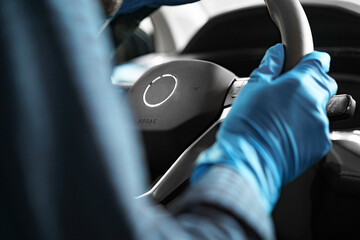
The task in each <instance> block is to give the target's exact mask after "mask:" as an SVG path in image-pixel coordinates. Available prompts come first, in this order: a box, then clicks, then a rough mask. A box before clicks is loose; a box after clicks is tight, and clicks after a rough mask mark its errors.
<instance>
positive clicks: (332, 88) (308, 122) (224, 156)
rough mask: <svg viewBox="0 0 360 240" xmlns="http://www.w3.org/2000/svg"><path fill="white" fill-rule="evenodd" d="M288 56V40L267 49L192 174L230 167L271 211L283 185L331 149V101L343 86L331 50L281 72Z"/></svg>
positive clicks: (319, 53)
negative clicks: (333, 66)
mask: <svg viewBox="0 0 360 240" xmlns="http://www.w3.org/2000/svg"><path fill="white" fill-rule="evenodd" d="M284 58H285V52H284V47H283V45H282V44H278V45H276V46H274V47H272V48H270V49H269V50H268V51H267V53H266V54H265V56H264V58H263V60H262V62H261V64H260V66H259V68H257V69H256V70H255V71H254V72H253V73H252V74H251V76H250V81H249V83H248V84H247V85H246V86H245V87H244V88H243V90H242V91H241V93H240V94H239V96H238V97H237V99H236V101H235V103H234V105H233V107H232V110H231V111H230V113H229V116H228V117H227V118H226V120H225V121H224V122H223V124H222V126H221V128H220V130H219V132H218V135H217V141H216V142H215V144H214V145H213V146H212V147H211V148H210V149H208V150H207V151H205V152H204V153H202V154H201V156H200V157H199V159H198V161H197V167H196V168H195V171H194V174H193V177H192V182H196V181H197V179H198V178H199V177H201V175H202V174H204V173H205V172H206V171H207V170H208V169H209V168H210V167H211V166H214V165H222V166H226V167H230V168H232V169H234V170H235V171H237V172H238V173H239V174H241V175H242V176H243V177H244V178H245V179H246V180H247V181H248V183H249V184H250V185H251V187H252V188H254V189H255V190H256V191H257V192H258V195H259V198H260V200H261V202H262V203H263V205H264V208H265V209H266V210H267V211H268V212H269V213H270V212H271V211H272V209H273V207H274V205H275V203H276V201H277V199H278V196H279V193H280V189H281V187H282V186H283V185H284V184H286V183H288V182H289V181H291V180H292V179H294V178H295V177H297V176H298V175H299V174H301V173H302V172H303V171H305V170H306V169H307V168H309V167H310V166H311V165H312V164H314V163H315V162H317V161H319V160H320V159H322V158H323V157H324V156H325V155H326V153H327V152H328V151H329V149H330V147H331V142H330V140H329V137H328V135H329V120H328V118H327V115H326V110H325V106H326V103H327V102H328V100H329V99H330V97H331V96H333V95H334V94H335V93H336V90H337V85H336V82H335V81H334V80H333V79H332V78H331V77H329V76H328V75H327V72H328V71H329V66H330V56H329V55H328V54H326V53H321V52H312V53H310V54H308V55H306V56H305V57H304V58H303V59H302V60H301V62H300V63H299V64H298V65H297V66H296V67H295V68H293V69H292V70H290V71H288V72H286V73H283V74H281V72H282V68H283V63H284Z"/></svg>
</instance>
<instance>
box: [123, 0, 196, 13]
mask: <svg viewBox="0 0 360 240" xmlns="http://www.w3.org/2000/svg"><path fill="white" fill-rule="evenodd" d="M196 1H198V0H124V1H123V4H122V6H121V7H120V9H119V11H118V14H125V13H131V12H134V11H136V10H138V9H140V8H141V7H150V8H158V7H161V6H163V5H181V4H185V3H192V2H196Z"/></svg>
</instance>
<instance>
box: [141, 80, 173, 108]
mask: <svg viewBox="0 0 360 240" xmlns="http://www.w3.org/2000/svg"><path fill="white" fill-rule="evenodd" d="M165 77H170V78H172V79H174V81H175V86H174V89H173V90H172V91H171V93H170V94H169V96H168V97H167V98H166V99H165V100H163V101H161V102H159V103H156V104H151V103H149V102H148V101H147V100H146V94H147V92H148V91H149V89H150V87H151V86H152V85H153V84H154V83H155V82H157V81H159V80H160V79H163V78H165ZM177 84H178V80H177V78H176V77H175V76H174V75H171V74H164V75H162V76H160V77H157V78H155V79H154V80H153V81H152V82H151V83H150V84H149V85H148V86H147V87H146V89H145V92H144V94H143V101H144V103H145V105H146V106H148V107H151V108H154V107H158V106H160V105H162V104H163V103H165V102H166V101H167V100H169V98H170V97H171V96H172V95H173V94H174V92H175V90H176V87H177Z"/></svg>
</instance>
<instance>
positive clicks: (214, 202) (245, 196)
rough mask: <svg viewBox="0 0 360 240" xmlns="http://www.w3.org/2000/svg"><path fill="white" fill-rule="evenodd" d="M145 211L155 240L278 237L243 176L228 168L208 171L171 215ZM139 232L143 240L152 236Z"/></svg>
mask: <svg viewBox="0 0 360 240" xmlns="http://www.w3.org/2000/svg"><path fill="white" fill-rule="evenodd" d="M146 211H147V213H148V214H147V221H146V224H145V225H147V226H152V227H151V230H150V231H151V232H152V234H151V235H154V236H155V235H156V237H154V239H204V240H207V239H274V238H275V237H274V231H273V226H272V220H271V217H270V215H268V214H267V213H266V211H265V210H264V208H263V206H262V204H261V203H260V201H259V198H258V196H257V193H256V192H255V191H254V190H253V189H252V188H251V186H250V185H249V184H248V183H247V181H245V180H244V179H243V178H242V176H240V175H239V174H238V173H237V172H235V171H233V170H232V169H230V168H226V167H221V166H214V167H212V168H211V169H210V170H209V171H207V172H206V173H205V174H204V176H203V177H202V178H201V180H200V181H198V182H197V183H196V184H194V185H193V186H192V187H190V188H189V190H188V191H187V192H186V194H185V195H184V196H182V197H181V198H179V200H178V201H177V202H176V203H175V205H174V206H172V207H171V208H170V210H169V212H170V213H171V214H172V215H167V213H165V212H163V213H162V210H161V209H158V210H156V209H155V210H154V209H151V210H149V209H146ZM139 213H143V211H139ZM159 215H160V216H159ZM139 217H140V216H139ZM144 227H145V226H144ZM147 229H150V228H147ZM137 231H139V232H141V234H145V235H144V236H143V237H144V238H145V237H146V238H147V237H148V236H149V235H148V231H147V230H145V229H138V230H137Z"/></svg>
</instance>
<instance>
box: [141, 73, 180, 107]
mask: <svg viewBox="0 0 360 240" xmlns="http://www.w3.org/2000/svg"><path fill="white" fill-rule="evenodd" d="M177 84H178V80H177V78H176V77H175V76H174V75H172V74H164V75H162V76H159V77H157V78H155V79H154V80H153V81H152V82H151V83H150V84H149V85H148V86H147V87H146V89H145V91H144V94H143V101H144V104H145V105H146V106H148V107H151V108H154V107H158V106H160V105H162V104H164V103H165V102H166V101H167V100H169V98H171V96H172V95H173V94H174V92H175V90H176V87H177Z"/></svg>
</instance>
